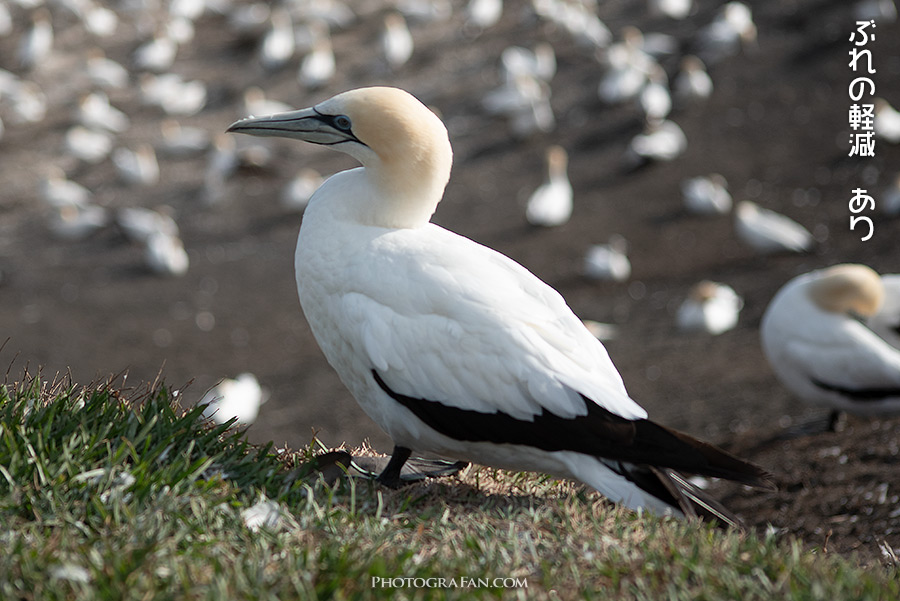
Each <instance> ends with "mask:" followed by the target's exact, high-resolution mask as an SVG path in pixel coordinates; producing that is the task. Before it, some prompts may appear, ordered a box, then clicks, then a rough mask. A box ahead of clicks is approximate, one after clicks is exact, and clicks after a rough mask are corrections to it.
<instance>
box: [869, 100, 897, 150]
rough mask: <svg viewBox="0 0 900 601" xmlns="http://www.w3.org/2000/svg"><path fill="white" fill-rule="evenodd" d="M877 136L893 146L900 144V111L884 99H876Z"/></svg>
mask: <svg viewBox="0 0 900 601" xmlns="http://www.w3.org/2000/svg"><path fill="white" fill-rule="evenodd" d="M875 136H876V137H878V138H881V139H882V140H884V141H885V142H889V143H891V144H898V143H900V111H898V110H897V109H895V108H894V107H892V106H891V105H890V103H889V102H888V101H887V100H885V99H884V98H876V99H875Z"/></svg>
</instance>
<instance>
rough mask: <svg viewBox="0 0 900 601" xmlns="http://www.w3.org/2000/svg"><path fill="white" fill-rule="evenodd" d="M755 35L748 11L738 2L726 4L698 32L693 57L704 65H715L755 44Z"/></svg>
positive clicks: (750, 14) (747, 8)
mask: <svg viewBox="0 0 900 601" xmlns="http://www.w3.org/2000/svg"><path fill="white" fill-rule="evenodd" d="M756 33H757V32H756V24H755V23H754V22H753V14H752V12H751V11H750V8H749V7H748V6H747V5H746V4H743V3H741V2H729V3H727V4H725V5H724V6H722V7H721V8H720V9H719V11H718V12H717V13H716V16H715V18H714V19H713V21H712V22H711V23H710V24H709V25H707V26H706V27H704V28H702V29H701V30H700V31H699V32H697V35H696V44H697V47H696V49H695V50H696V52H695V54H697V56H699V57H700V58H701V59H702V60H703V62H704V63H706V64H707V65H713V64H716V63H718V62H720V61H722V60H724V59H726V58H728V57H731V56H734V55H736V54H737V53H738V52H740V51H741V49H742V48H743V47H747V46H750V45H752V44H755V42H756Z"/></svg>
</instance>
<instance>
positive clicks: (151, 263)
mask: <svg viewBox="0 0 900 601" xmlns="http://www.w3.org/2000/svg"><path fill="white" fill-rule="evenodd" d="M144 263H145V264H146V265H147V267H148V268H149V269H150V271H152V272H153V273H157V274H159V275H166V276H182V275H184V274H186V273H187V270H188V267H189V266H190V260H189V258H188V254H187V251H185V250H184V243H182V241H181V238H179V237H178V236H172V235H170V234H167V233H165V232H153V233H152V234H150V236H148V237H147V240H146V242H145V243H144Z"/></svg>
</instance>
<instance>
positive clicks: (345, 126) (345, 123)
mask: <svg viewBox="0 0 900 601" xmlns="http://www.w3.org/2000/svg"><path fill="white" fill-rule="evenodd" d="M333 123H334V126H335V127H336V128H338V129H340V130H343V131H350V128H351V127H352V125H353V124H352V123H350V117H348V116H347V115H338V116H337V117H335V118H334V121H333Z"/></svg>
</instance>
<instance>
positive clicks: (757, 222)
mask: <svg viewBox="0 0 900 601" xmlns="http://www.w3.org/2000/svg"><path fill="white" fill-rule="evenodd" d="M734 231H735V234H737V237H738V239H739V240H741V241H742V242H744V243H745V244H747V245H748V246H750V247H751V248H753V249H754V250H756V251H757V252H760V253H764V254H765V253H776V252H795V253H799V252H809V251H810V250H812V247H813V242H814V241H813V236H812V234H810V233H809V231H808V230H807V229H806V228H805V227H803V226H802V225H800V224H799V223H797V222H796V221H794V220H793V219H790V218H789V217H785V216H784V215H782V214H780V213H776V212H775V211H771V210H769V209H764V208H762V207H760V206H759V205H757V204H755V203H752V202H750V201H749V200H742V201H741V202H739V203H738V204H737V206H736V207H735V211H734Z"/></svg>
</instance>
